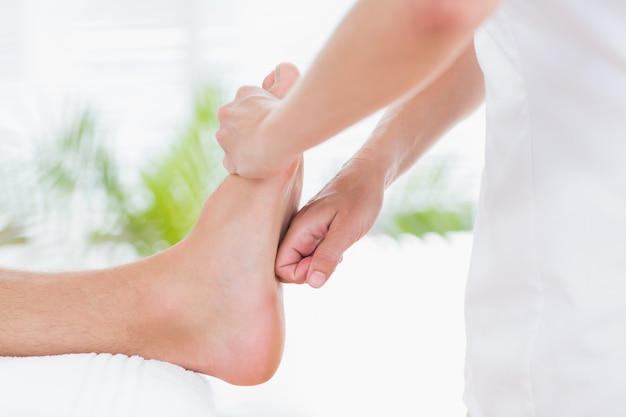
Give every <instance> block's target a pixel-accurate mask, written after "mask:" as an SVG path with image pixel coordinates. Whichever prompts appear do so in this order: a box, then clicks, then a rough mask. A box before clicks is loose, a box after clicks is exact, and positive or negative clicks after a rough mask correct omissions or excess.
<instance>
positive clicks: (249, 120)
mask: <svg viewBox="0 0 626 417" xmlns="http://www.w3.org/2000/svg"><path fill="white" fill-rule="evenodd" d="M299 76H300V73H299V71H298V69H297V68H296V67H295V65H293V64H290V63H282V64H279V65H278V66H277V67H276V69H275V70H274V71H272V72H271V73H270V74H269V75H268V76H267V77H265V79H264V80H263V88H261V87H256V86H244V87H241V88H240V89H239V90H238V91H237V95H236V96H235V99H234V100H233V101H232V102H230V103H228V104H226V105H224V106H222V107H221V108H220V109H219V111H218V113H217V117H218V119H219V122H220V128H219V129H218V131H217V132H216V135H215V136H216V138H217V141H218V143H219V144H220V146H221V147H222V149H223V150H224V152H225V156H224V168H226V170H227V171H228V172H229V173H230V174H238V175H240V176H242V177H247V178H267V177H270V176H273V175H277V174H279V173H281V172H283V171H284V170H285V169H286V168H288V167H289V166H290V165H291V163H292V162H293V161H292V160H284V161H283V160H279V159H277V157H276V155H272V154H269V153H268V152H267V149H266V148H267V147H266V146H265V142H264V137H263V132H264V127H265V124H266V122H267V120H268V118H269V116H270V115H271V113H272V111H273V110H274V109H275V108H276V106H277V105H278V103H279V102H280V100H281V99H282V98H283V97H284V96H285V95H286V94H287V92H288V91H289V90H290V89H291V87H292V86H293V85H294V84H295V82H296V81H297V80H298V77H299ZM270 140H280V138H278V139H276V138H270ZM298 156H299V155H298Z"/></svg>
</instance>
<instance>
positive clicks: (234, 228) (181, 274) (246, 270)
mask: <svg viewBox="0 0 626 417" xmlns="http://www.w3.org/2000/svg"><path fill="white" fill-rule="evenodd" d="M301 186H302V160H301V159H300V160H299V161H298V162H297V163H294V165H293V166H292V167H291V168H290V169H289V170H288V171H287V172H285V173H283V174H282V175H280V176H277V177H273V178H269V179H265V180H249V179H244V178H241V177H238V176H229V177H227V178H226V180H225V181H224V183H223V184H222V185H221V186H220V187H219V188H218V189H217V190H216V191H215V192H214V193H213V194H212V195H211V196H210V197H209V199H208V200H207V202H206V203H205V206H204V208H203V211H202V213H201V215H200V219H199V221H198V223H197V225H196V227H195V228H194V230H193V231H192V232H191V234H190V235H189V236H188V237H187V238H186V239H185V240H184V241H183V242H181V243H180V244H179V245H177V246H175V247H173V248H171V249H170V250H168V251H165V252H163V253H162V254H160V255H157V256H156V257H155V258H154V259H152V261H153V262H154V265H155V268H156V269H158V270H159V272H158V273H157V274H156V276H157V277H164V278H163V279H161V280H160V281H161V282H159V281H157V282H156V284H157V285H155V287H156V291H155V292H154V293H153V294H152V296H151V297H149V300H150V301H149V303H150V309H151V310H152V311H153V312H154V314H153V317H154V318H155V319H156V322H155V323H156V324H157V325H158V328H156V329H155V331H154V334H152V335H148V338H147V340H148V341H149V343H147V344H146V346H144V348H142V352H141V354H143V355H144V356H147V357H151V358H155V359H161V360H165V361H168V362H173V363H176V364H178V365H181V366H183V367H185V368H187V369H190V370H194V371H198V372H202V373H205V374H208V375H212V376H215V377H218V378H220V379H223V380H225V381H227V382H230V383H233V384H237V385H252V384H259V383H262V382H265V381H266V380H268V379H269V378H271V376H272V375H273V374H274V372H275V371H276V369H277V368H278V364H279V362H280V359H281V355H282V349H283V341H284V316H283V301H282V290H281V285H280V284H279V283H278V281H277V280H276V277H275V274H274V260H275V258H276V251H277V248H278V243H279V239H280V237H281V235H282V234H284V231H285V230H286V227H287V225H288V222H289V221H290V220H291V217H292V215H293V214H294V213H295V211H296V210H297V206H298V203H299V200H300V192H301ZM146 328H149V326H148V327H146ZM143 331H145V328H144V330H142V332H143Z"/></svg>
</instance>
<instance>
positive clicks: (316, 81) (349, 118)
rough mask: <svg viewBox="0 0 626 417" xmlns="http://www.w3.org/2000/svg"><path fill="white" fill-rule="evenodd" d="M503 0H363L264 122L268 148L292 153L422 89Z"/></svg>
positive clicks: (294, 153) (444, 66)
mask: <svg viewBox="0 0 626 417" xmlns="http://www.w3.org/2000/svg"><path fill="white" fill-rule="evenodd" d="M497 3H498V2H497V0H475V1H467V2H462V1H455V0H452V1H445V2H442V1H433V0H415V1H408V0H391V1H380V0H362V1H360V2H359V3H357V5H356V6H355V8H354V9H353V10H352V11H351V12H350V13H349V14H348V16H347V17H346V18H345V20H344V21H343V23H342V24H341V25H340V26H339V27H338V29H337V31H336V32H335V33H334V34H333V36H332V37H331V38H330V40H329V42H328V43H327V45H326V47H325V48H324V49H323V50H322V51H321V53H320V54H319V56H318V57H317V59H316V60H315V61H314V63H313V65H312V66H311V68H310V69H309V71H308V72H307V74H305V76H303V78H302V79H301V80H300V81H299V82H298V83H297V84H296V85H295V86H294V88H293V89H292V90H291V92H290V94H288V95H287V97H286V98H285V99H284V100H283V101H282V102H281V103H280V105H279V106H278V107H277V108H276V109H275V111H274V112H273V113H272V114H271V116H270V117H269V118H268V119H267V120H266V121H265V122H264V124H263V125H262V131H263V132H264V134H263V135H262V136H263V137H264V138H265V139H264V143H265V146H264V149H265V151H266V152H268V153H269V154H272V155H278V156H279V158H281V159H282V158H283V157H285V158H284V159H289V156H291V155H297V154H299V153H301V152H302V151H304V150H306V149H309V148H311V147H312V146H314V145H316V144H318V143H320V142H322V141H324V140H325V139H327V138H329V137H331V136H332V135H334V134H336V133H338V132H339V131H341V130H343V129H344V128H346V127H348V126H350V125H351V124H353V123H354V122H356V121H358V120H360V119H362V118H363V117H365V116H367V115H369V114H371V113H372V112H374V111H376V110H378V109H380V108H382V107H384V106H386V105H388V104H389V103H391V102H393V101H395V100H396V99H398V98H400V97H401V96H403V95H405V94H406V93H407V91H411V90H412V89H416V90H421V89H423V88H424V86H426V85H428V84H429V83H430V82H431V81H432V80H434V79H436V78H437V77H438V76H439V75H440V74H441V73H442V72H443V71H444V70H445V68H447V67H448V66H449V65H450V63H451V62H453V61H454V60H455V59H456V57H457V56H458V55H459V54H460V53H461V52H462V51H463V49H464V48H465V47H466V46H467V45H468V44H469V43H471V39H472V36H473V31H474V30H475V28H476V26H477V25H478V24H480V22H481V21H482V20H483V19H484V18H485V17H486V16H487V15H488V14H489V13H490V12H491V10H492V9H493V8H494V7H495V5H496V4H497ZM275 138H289V140H281V141H277V140H275Z"/></svg>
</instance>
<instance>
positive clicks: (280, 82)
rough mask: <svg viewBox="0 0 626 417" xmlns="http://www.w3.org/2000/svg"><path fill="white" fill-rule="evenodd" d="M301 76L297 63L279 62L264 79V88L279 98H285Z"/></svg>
mask: <svg viewBox="0 0 626 417" xmlns="http://www.w3.org/2000/svg"><path fill="white" fill-rule="evenodd" d="M298 78H300V71H298V68H296V66H295V65H293V64H291V63H288V62H283V63H282V64H278V65H277V66H276V69H275V70H273V71H272V72H271V73H270V74H269V75H268V76H267V77H265V79H264V80H263V88H264V89H266V90H267V91H269V92H270V93H272V94H274V95H275V96H276V97H278V98H283V97H285V95H286V94H287V92H288V91H289V90H291V87H293V85H294V84H295V83H296V81H298Z"/></svg>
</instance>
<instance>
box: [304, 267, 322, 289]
mask: <svg viewBox="0 0 626 417" xmlns="http://www.w3.org/2000/svg"><path fill="white" fill-rule="evenodd" d="M307 282H308V283H309V285H310V286H311V287H313V288H320V287H321V286H322V285H324V284H325V283H326V274H324V273H323V272H320V271H313V273H312V274H311V276H310V277H309V279H308V280H307Z"/></svg>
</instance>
